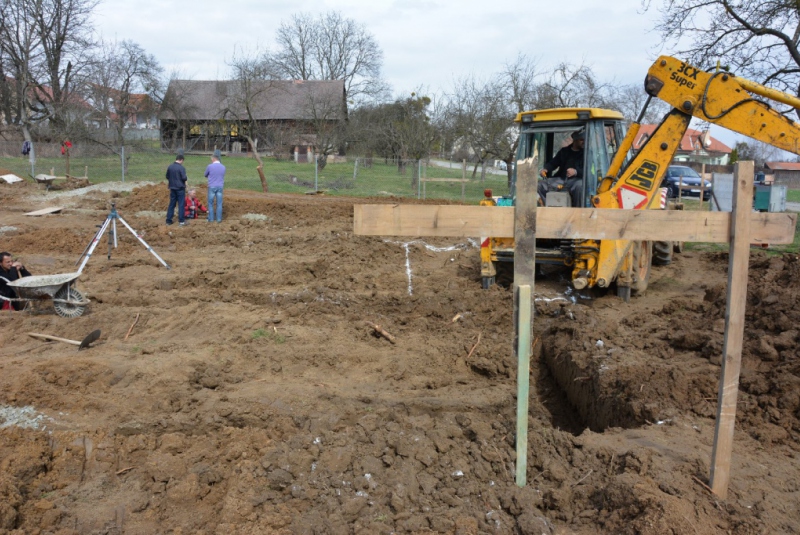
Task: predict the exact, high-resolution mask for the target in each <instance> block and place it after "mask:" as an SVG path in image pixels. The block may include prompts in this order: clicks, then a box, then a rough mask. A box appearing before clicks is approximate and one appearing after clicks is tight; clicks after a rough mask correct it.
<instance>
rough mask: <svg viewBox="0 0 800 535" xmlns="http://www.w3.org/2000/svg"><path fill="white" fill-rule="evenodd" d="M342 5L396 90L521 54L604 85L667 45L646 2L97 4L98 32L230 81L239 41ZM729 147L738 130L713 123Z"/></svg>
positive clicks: (258, 43)
mask: <svg viewBox="0 0 800 535" xmlns="http://www.w3.org/2000/svg"><path fill="white" fill-rule="evenodd" d="M327 11H339V12H341V13H342V15H343V16H345V17H347V18H351V19H354V20H355V21H357V22H359V23H363V24H364V25H365V26H366V27H367V29H368V30H369V31H370V32H371V33H372V35H373V36H374V37H375V39H376V40H377V42H378V43H379V45H380V47H381V49H382V50H383V75H384V78H385V79H386V80H387V81H388V82H389V84H391V86H392V89H393V93H394V94H395V95H403V94H408V93H409V92H411V91H413V90H415V89H417V88H419V87H422V88H423V89H426V90H427V91H429V92H430V93H442V92H446V91H448V90H449V89H450V88H451V87H452V86H453V81H454V80H455V79H457V78H459V77H463V76H467V75H471V74H474V75H476V76H478V77H487V78H488V77H490V76H492V75H493V74H494V73H496V72H498V71H499V70H500V69H501V68H502V65H503V63H505V62H511V61H513V60H514V59H515V58H516V57H517V55H518V54H520V53H523V54H526V55H528V56H529V57H532V58H535V59H537V63H538V65H539V66H540V68H542V69H543V68H546V67H548V66H552V65H556V64H557V63H559V62H562V61H567V62H570V63H573V64H580V63H583V64H586V65H588V66H590V67H591V68H592V69H593V70H594V72H595V75H596V76H597V77H598V79H599V80H600V81H601V82H609V83H611V82H613V83H619V84H632V83H635V84H643V82H644V76H645V74H646V72H647V69H648V67H649V66H650V64H651V63H652V62H653V60H654V59H655V58H656V57H657V56H658V55H659V54H660V53H669V52H670V51H669V50H662V49H661V47H660V42H661V41H660V37H659V35H658V33H657V32H656V31H654V30H653V27H654V24H655V18H656V13H655V12H648V13H643V12H642V9H641V1H640V0H616V1H615V2H597V1H592V0H571V1H568V2H567V1H552V0H549V1H542V0H533V1H522V0H514V1H512V0H401V1H393V0H390V1H381V0H295V1H292V2H290V1H285V0H284V1H276V0H237V1H235V2H224V1H219V0H213V1H212V0H194V1H193V2H185V1H184V2H176V1H173V0H136V1H131V0H101V3H100V4H99V6H98V8H97V10H96V17H95V25H96V29H97V30H98V31H99V32H101V33H102V35H103V37H104V38H106V39H115V38H116V39H118V40H123V39H130V40H132V41H134V42H136V43H138V44H139V45H141V46H142V47H143V48H144V49H145V50H147V51H148V52H149V53H151V54H153V55H154V56H155V57H156V58H157V59H158V61H159V62H160V63H161V65H162V66H163V67H164V68H165V70H166V71H167V72H172V71H174V70H178V71H180V73H181V75H182V76H183V77H186V78H190V79H195V80H214V79H225V78H226V77H227V76H228V68H227V65H226V61H227V60H228V59H229V58H230V57H231V56H232V55H233V52H234V46H239V47H242V48H244V49H245V50H251V51H252V50H255V49H257V48H258V49H263V48H268V47H270V48H271V47H274V42H275V32H276V30H277V28H278V26H279V24H280V23H281V22H282V21H288V20H289V17H290V16H291V15H292V14H295V13H301V12H305V13H311V14H317V13H323V12H327ZM712 135H714V136H715V137H717V138H719V139H720V140H721V141H723V142H724V143H726V144H728V145H731V144H732V143H733V142H734V136H733V134H732V133H727V131H724V130H723V129H712Z"/></svg>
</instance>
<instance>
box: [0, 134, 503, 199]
mask: <svg viewBox="0 0 800 535" xmlns="http://www.w3.org/2000/svg"><path fill="white" fill-rule="evenodd" d="M18 145H20V144H19V143H15V142H0V155H2V156H0V169H2V170H4V171H10V172H13V173H15V174H17V175H19V176H21V177H23V178H25V177H28V176H34V175H36V174H40V173H44V174H53V175H56V176H66V175H67V174H70V175H72V176H79V177H82V176H87V177H88V179H89V181H90V182H92V183H97V182H109V181H122V180H125V181H150V182H161V181H163V180H164V175H165V170H166V168H167V166H168V165H169V164H170V163H172V162H173V161H174V158H175V155H174V154H172V153H168V152H164V151H161V150H160V149H159V147H158V144H157V142H156V143H155V144H153V145H151V146H146V145H144V146H143V145H138V146H129V147H125V148H124V161H125V168H124V174H123V167H122V161H123V150H121V149H117V150H115V151H112V150H109V149H108V148H107V147H101V148H97V147H93V146H90V145H86V144H76V145H75V146H73V147H72V148H71V149H70V158H69V166H70V171H69V172H68V171H67V169H66V166H67V159H66V155H62V154H61V146H60V145H59V144H44V143H38V144H34V153H35V159H34V162H33V163H31V161H30V158H29V157H25V156H22V154H20V147H19V146H18ZM209 156H210V155H209V154H208V153H192V152H187V153H186V159H185V161H184V166H185V167H186V170H187V175H188V176H189V184H190V185H191V186H195V187H203V186H204V185H205V178H204V176H203V175H204V171H205V168H206V166H207V165H208V164H209V163H210V159H209ZM261 158H262V161H263V162H264V166H263V173H264V176H265V178H266V182H267V187H268V190H269V192H271V193H324V194H327V195H342V196H354V197H376V198H391V197H404V198H419V199H427V200H447V201H449V202H456V203H462V202H463V203H466V204H476V203H477V202H478V201H479V200H480V199H481V198H483V196H484V190H487V189H490V190H492V194H494V195H505V194H507V193H508V175H507V173H506V172H505V171H502V170H500V169H497V168H494V167H489V166H487V167H486V168H485V169H483V168H480V167H479V168H477V169H475V167H474V164H468V163H466V162H450V161H447V160H437V159H427V160H398V159H384V158H368V157H355V156H347V157H341V156H335V157H329V158H328V159H327V161H326V163H325V164H324V165H323V164H322V162H320V161H319V159H318V157H316V158H312V159H311V162H295V161H293V160H291V159H289V158H277V157H275V156H262V157H261ZM222 163H223V164H224V165H225V166H226V168H227V173H226V177H225V187H227V188H236V189H245V190H253V191H262V183H261V180H260V177H259V173H258V169H257V166H258V164H257V162H256V160H255V159H254V158H252V155H249V156H248V155H246V154H241V155H226V154H223V156H222Z"/></svg>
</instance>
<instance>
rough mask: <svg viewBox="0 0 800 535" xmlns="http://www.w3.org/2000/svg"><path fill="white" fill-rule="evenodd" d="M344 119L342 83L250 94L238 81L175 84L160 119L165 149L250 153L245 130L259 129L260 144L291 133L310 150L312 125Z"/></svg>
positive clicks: (270, 83) (285, 84)
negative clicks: (280, 133) (269, 135)
mask: <svg viewBox="0 0 800 535" xmlns="http://www.w3.org/2000/svg"><path fill="white" fill-rule="evenodd" d="M248 108H249V110H250V113H251V115H252V117H251V116H249V115H248V112H247V109H248ZM346 115H347V111H346V100H345V89H344V81H342V80H263V81H262V80H260V81H252V82H250V83H249V85H248V86H247V89H246V90H245V88H244V85H243V84H242V82H241V81H239V80H221V81H214V80H172V81H171V82H170V84H169V86H168V88H167V93H166V95H165V97H164V103H163V105H162V108H161V112H160V114H159V119H161V125H162V128H161V139H162V147H163V148H167V149H173V148H175V147H174V146H173V145H175V144H177V145H178V146H183V147H186V149H187V150H210V149H209V147H212V148H213V147H216V148H222V149H223V150H226V151H231V150H233V149H237V148H239V147H241V149H240V150H241V151H243V152H246V151H247V150H248V149H249V147H248V143H247V140H246V136H244V135H242V134H243V132H240V131H239V128H242V127H244V125H250V126H251V127H252V128H258V129H259V130H260V131H261V136H262V138H263V136H265V135H266V134H265V133H264V132H267V131H269V130H273V131H274V130H275V129H277V128H283V129H284V130H288V129H293V132H294V135H295V137H297V139H295V140H294V144H295V145H297V144H301V145H308V144H313V141H310V140H309V136H310V135H311V134H312V132H311V130H313V128H312V123H314V122H319V121H320V120H322V121H330V122H338V121H342V120H344V119H345V118H346ZM254 135H258V134H254ZM299 136H302V140H301V139H300V137H299ZM179 138H180V139H179ZM237 142H238V144H236V143H237ZM261 146H262V145H261V144H260V143H259V147H261Z"/></svg>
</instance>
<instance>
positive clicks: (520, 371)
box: [514, 158, 538, 487]
mask: <svg viewBox="0 0 800 535" xmlns="http://www.w3.org/2000/svg"><path fill="white" fill-rule="evenodd" d="M536 167H537V160H536V158H528V159H526V160H523V161H519V162H517V182H516V188H517V189H516V199H517V202H516V206H514V243H515V253H514V295H515V299H514V329H515V333H514V334H515V336H514V353H515V356H516V357H517V474H516V483H517V485H518V486H520V487H524V486H525V485H526V483H527V481H526V480H527V470H528V395H529V390H530V385H529V382H530V373H531V367H530V360H531V333H532V332H533V301H532V300H531V296H532V295H533V288H534V275H535V272H536V237H537V234H536V232H537V227H536V224H537V218H536V201H537V200H538V195H537V194H536V185H537V183H538V180H537V175H536V171H537V169H536Z"/></svg>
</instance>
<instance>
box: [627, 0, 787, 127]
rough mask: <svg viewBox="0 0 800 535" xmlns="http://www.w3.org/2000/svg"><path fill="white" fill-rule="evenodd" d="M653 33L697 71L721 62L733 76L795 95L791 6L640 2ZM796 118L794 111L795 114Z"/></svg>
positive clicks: (720, 0) (725, 0)
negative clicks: (654, 14) (650, 15)
mask: <svg viewBox="0 0 800 535" xmlns="http://www.w3.org/2000/svg"><path fill="white" fill-rule="evenodd" d="M642 5H643V7H644V8H645V10H649V9H656V10H658V12H659V13H660V20H659V21H658V23H657V25H656V28H657V29H658V30H659V31H660V33H661V34H662V36H663V37H664V41H665V42H666V43H668V46H670V47H671V48H675V49H677V53H678V54H680V55H681V57H684V58H686V59H687V60H688V61H689V62H690V63H692V64H694V65H695V66H697V67H700V68H703V69H709V68H712V67H715V66H716V64H717V62H718V61H719V62H721V63H722V64H723V65H724V66H727V67H729V68H730V70H732V71H733V72H735V73H736V74H738V75H741V76H744V77H746V78H750V79H753V80H755V81H758V82H761V83H762V84H767V85H770V86H772V87H776V88H778V89H780V90H782V91H784V92H787V93H790V94H794V95H800V50H798V40H799V39H800V8H799V7H798V4H797V2H788V1H783V0H780V1H777V2H752V1H744V2H741V1H740V2H734V1H730V0H662V1H661V2H657V3H655V7H654V3H653V1H652V0H643V2H642ZM798 113H800V111H798Z"/></svg>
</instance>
